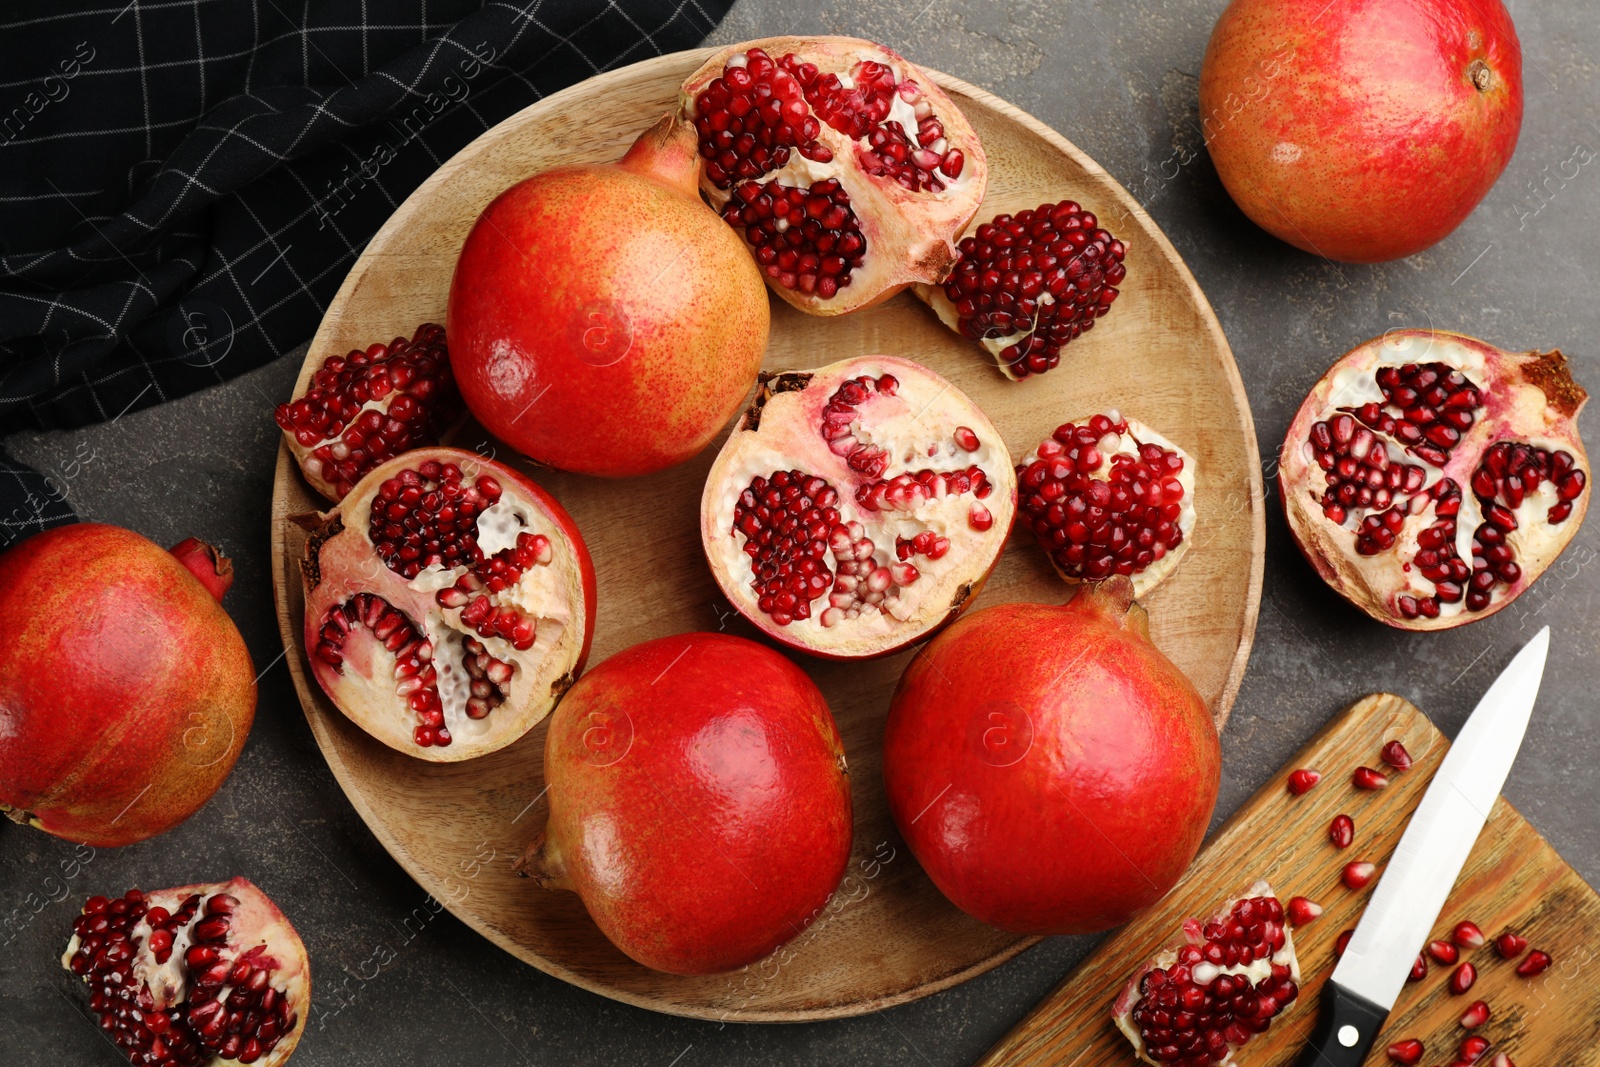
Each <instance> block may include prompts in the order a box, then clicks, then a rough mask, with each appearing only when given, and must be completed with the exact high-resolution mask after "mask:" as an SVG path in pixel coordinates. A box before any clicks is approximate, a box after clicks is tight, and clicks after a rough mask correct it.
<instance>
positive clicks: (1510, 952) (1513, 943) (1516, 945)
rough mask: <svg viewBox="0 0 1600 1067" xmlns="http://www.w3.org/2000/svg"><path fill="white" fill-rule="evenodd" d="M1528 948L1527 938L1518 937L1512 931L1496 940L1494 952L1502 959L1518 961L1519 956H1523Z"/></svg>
mask: <svg viewBox="0 0 1600 1067" xmlns="http://www.w3.org/2000/svg"><path fill="white" fill-rule="evenodd" d="M1527 947H1528V939H1527V938H1525V937H1518V936H1517V935H1516V934H1514V933H1512V932H1511V931H1510V930H1507V931H1506V932H1505V933H1503V934H1501V935H1500V936H1499V937H1497V938H1495V939H1494V950H1495V951H1496V952H1498V953H1499V954H1500V958H1501V959H1503V960H1514V959H1516V958H1517V957H1518V956H1520V955H1522V950H1523V949H1525V948H1527Z"/></svg>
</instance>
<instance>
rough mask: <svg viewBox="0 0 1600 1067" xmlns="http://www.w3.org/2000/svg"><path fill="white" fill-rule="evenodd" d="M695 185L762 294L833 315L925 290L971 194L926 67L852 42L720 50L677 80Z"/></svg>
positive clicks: (965, 141)
mask: <svg viewBox="0 0 1600 1067" xmlns="http://www.w3.org/2000/svg"><path fill="white" fill-rule="evenodd" d="M682 105H683V110H684V113H685V114H686V115H687V116H688V117H689V118H690V119H691V120H693V122H694V124H695V127H696V129H697V130H698V132H699V136H700V155H701V157H702V159H703V160H704V166H703V169H702V177H701V188H702V190H703V191H704V192H705V195H706V198H707V199H708V200H710V202H711V205H712V207H714V208H716V209H717V211H719V212H720V213H721V214H722V217H723V218H724V219H726V220H727V221H728V223H729V224H730V225H732V226H734V227H735V228H737V229H739V230H740V231H742V232H743V234H744V236H745V240H746V241H747V242H748V243H749V245H750V247H751V249H752V251H753V253H754V255H755V258H756V263H757V264H758V265H759V266H760V267H761V270H762V272H763V274H764V275H765V276H766V279H767V285H768V286H770V287H771V289H772V290H773V292H775V293H777V294H778V295H779V296H780V297H782V298H783V299H785V300H787V301H788V302H789V303H791V304H793V305H794V306H795V307H797V308H799V309H800V310H802V311H806V312H810V313H811V314H814V315H839V314H843V313H845V312H847V311H855V310H857V309H859V308H863V307H867V306H868V305H871V304H875V303H877V302H878V301H880V300H884V299H886V298H888V297H890V296H893V295H894V294H895V293H897V292H899V291H900V290H902V289H904V288H905V287H906V286H908V285H910V284H912V283H915V282H927V283H932V282H938V281H940V280H942V279H943V278H944V276H945V274H946V273H947V272H948V271H949V269H950V265H951V264H952V263H953V262H954V261H955V256H956V249H955V239H956V235H957V234H959V233H960V232H961V230H962V228H963V227H965V226H966V224H967V223H968V222H969V221H970V220H971V219H972V216H973V213H974V212H975V211H977V209H978V203H979V201H981V200H982V199H983V192H984V188H985V186H986V184H987V182H988V173H989V167H988V162H987V160H986V159H985V158H984V154H983V148H982V146H981V145H979V143H978V137H977V134H976V133H974V132H973V130H972V127H971V126H970V125H968V123H967V120H966V118H965V117H963V116H962V114H961V112H960V111H959V110H957V108H956V106H955V104H954V103H952V102H951V100H950V98H949V97H948V96H946V95H945V94H944V92H943V91H942V90H941V89H940V88H939V87H938V86H937V85H936V84H934V81H933V79H932V78H930V77H929V76H928V74H927V72H926V71H923V70H920V69H919V68H918V67H916V66H915V65H914V64H912V63H910V62H907V61H906V60H905V59H904V58H902V57H901V56H898V55H896V54H895V53H894V52H891V51H890V50H889V49H887V48H884V47H883V46H882V45H877V44H873V43H872V42H871V41H862V40H858V39H856V38H853V37H772V38H768V39H766V40H761V41H748V42H746V43H744V44H739V45H734V46H733V47H731V48H725V49H723V50H722V51H720V52H718V53H717V54H716V55H714V56H712V57H711V59H709V60H707V61H706V63H705V65H704V66H702V67H701V68H700V69H699V70H697V71H695V73H694V74H693V75H691V76H690V78H689V80H688V81H686V82H684V85H683V94H682Z"/></svg>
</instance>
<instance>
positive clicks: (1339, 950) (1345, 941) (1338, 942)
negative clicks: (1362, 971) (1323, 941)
mask: <svg viewBox="0 0 1600 1067" xmlns="http://www.w3.org/2000/svg"><path fill="white" fill-rule="evenodd" d="M1354 934H1355V931H1354V930H1345V931H1343V932H1342V933H1340V934H1339V936H1338V937H1337V938H1335V939H1334V942H1333V958H1334V959H1339V958H1341V957H1342V956H1343V955H1344V950H1345V949H1347V948H1349V947H1350V938H1351V937H1352V936H1353V935H1354Z"/></svg>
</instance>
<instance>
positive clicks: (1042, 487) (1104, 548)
mask: <svg viewBox="0 0 1600 1067" xmlns="http://www.w3.org/2000/svg"><path fill="white" fill-rule="evenodd" d="M1194 476H1195V472H1194V460H1192V459H1191V458H1190V457H1189V455H1188V454H1187V453H1185V452H1184V451H1183V450H1182V449H1180V448H1179V447H1178V446H1177V445H1175V444H1173V443H1172V442H1171V441H1168V440H1167V439H1166V438H1165V437H1162V436H1161V435H1160V434H1158V433H1156V432H1155V431H1154V430H1152V429H1150V427H1148V426H1146V425H1144V424H1143V423H1141V422H1138V421H1136V420H1134V419H1129V418H1124V417H1123V416H1122V414H1121V413H1120V412H1118V411H1117V410H1116V409H1114V408H1113V409H1112V410H1110V411H1107V412H1105V413H1104V414H1097V415H1091V416H1089V417H1088V418H1084V419H1077V420H1074V421H1073V422H1068V423H1064V424H1063V425H1061V426H1059V427H1057V429H1056V431H1055V433H1053V434H1051V435H1050V436H1049V437H1047V438H1046V439H1045V440H1044V441H1042V442H1040V444H1039V446H1038V447H1037V448H1035V449H1034V450H1033V451H1032V452H1030V453H1029V454H1028V455H1027V456H1026V457H1024V458H1023V460H1022V462H1021V463H1019V464H1018V465H1017V506H1018V509H1019V511H1020V512H1021V516H1020V517H1021V520H1022V521H1023V522H1026V523H1027V524H1028V525H1029V526H1030V527H1031V528H1032V530H1033V536H1034V538H1035V539H1036V540H1037V541H1038V542H1039V546H1040V547H1041V548H1043V549H1044V551H1045V554H1046V555H1047V556H1049V558H1050V563H1051V565H1052V566H1053V567H1054V568H1055V570H1056V573H1057V574H1059V575H1060V576H1061V577H1062V578H1063V579H1065V580H1066V581H1068V582H1094V581H1100V580H1102V579H1104V578H1109V577H1111V576H1112V575H1114V574H1124V575H1127V576H1128V577H1130V578H1132V579H1133V591H1134V595H1135V596H1138V597H1143V596H1145V595H1146V594H1147V593H1149V592H1150V590H1152V589H1154V588H1155V587H1156V586H1157V585H1158V584H1160V582H1161V581H1162V580H1163V579H1164V578H1166V577H1167V576H1168V575H1169V574H1171V573H1172V572H1173V571H1174V570H1176V569H1177V567H1178V563H1179V561H1180V560H1182V558H1183V555H1184V553H1185V552H1187V551H1188V550H1189V544H1190V538H1191V536H1192V535H1193V533H1194V525H1195V509H1194ZM1313 784H1314V783H1313ZM1291 788H1293V787H1292V785H1291Z"/></svg>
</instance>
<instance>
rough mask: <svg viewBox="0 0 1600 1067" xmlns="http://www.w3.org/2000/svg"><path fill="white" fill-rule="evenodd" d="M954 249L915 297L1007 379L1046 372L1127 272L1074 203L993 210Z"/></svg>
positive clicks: (1114, 245) (1117, 249) (1122, 250)
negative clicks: (942, 270) (946, 268)
mask: <svg viewBox="0 0 1600 1067" xmlns="http://www.w3.org/2000/svg"><path fill="white" fill-rule="evenodd" d="M958 247H959V248H960V250H961V255H960V258H958V259H957V260H956V263H955V266H954V268H952V269H951V271H950V274H949V275H948V276H947V277H945V278H943V279H941V280H940V281H939V283H938V284H936V285H927V284H919V285H917V287H916V292H917V296H918V297H920V298H921V299H922V300H924V301H926V302H927V304H928V306H929V307H931V308H933V310H934V311H935V312H936V313H937V314H938V316H939V319H940V321H942V322H943V323H944V324H945V325H946V326H948V327H950V328H951V329H952V330H954V331H956V332H957V333H959V334H960V335H961V336H963V337H965V338H967V339H968V340H971V341H976V342H977V343H978V344H979V345H980V346H982V347H983V348H984V349H985V350H986V351H987V352H988V353H989V354H990V355H991V356H993V357H994V361H995V363H996V364H997V365H998V366H999V368H1000V371H1001V373H1003V374H1004V375H1005V376H1006V377H1007V378H1010V379H1011V380H1012V381H1020V380H1021V379H1023V378H1026V377H1027V376H1028V375H1030V374H1043V373H1044V372H1045V371H1047V370H1053V369H1054V368H1055V367H1056V365H1057V364H1059V363H1060V362H1061V348H1062V346H1063V345H1065V344H1066V343H1067V342H1069V341H1072V340H1075V339H1076V338H1078V337H1080V336H1082V335H1083V334H1084V333H1086V332H1087V331H1088V330H1090V329H1091V328H1092V327H1093V326H1094V321H1095V319H1098V318H1100V317H1101V316H1103V315H1104V314H1105V313H1106V312H1108V311H1110V310H1111V304H1112V301H1114V300H1116V299H1117V294H1118V293H1119V292H1121V290H1119V289H1117V288H1116V287H1117V286H1118V285H1121V284H1122V279H1124V278H1125V277H1127V275H1128V268H1127V267H1126V266H1124V265H1123V258H1124V257H1125V256H1126V254H1127V248H1126V246H1124V245H1123V243H1122V242H1121V241H1119V240H1117V239H1116V238H1115V237H1113V236H1111V234H1110V232H1109V231H1107V230H1105V229H1103V228H1102V227H1101V226H1100V221H1099V220H1098V219H1097V218H1095V216H1094V213H1093V212H1090V211H1085V210H1084V209H1083V208H1081V207H1079V206H1078V204H1077V203H1076V202H1075V201H1072V200H1062V201H1061V202H1060V203H1056V204H1040V205H1039V206H1038V207H1037V208H1034V209H1032V210H1030V211H1021V212H1018V213H1017V214H1016V215H1010V214H1002V215H996V216H995V217H994V218H993V219H991V220H990V221H988V222H985V223H983V224H982V225H981V226H979V227H978V228H977V229H976V230H974V231H973V232H972V233H971V234H969V235H968V236H966V237H963V238H962V239H961V244H960V245H959V246H958Z"/></svg>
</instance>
